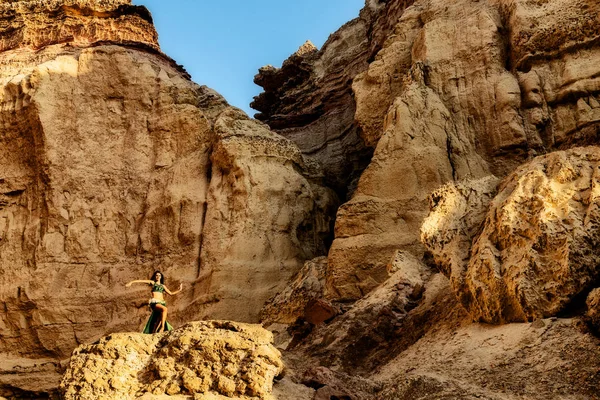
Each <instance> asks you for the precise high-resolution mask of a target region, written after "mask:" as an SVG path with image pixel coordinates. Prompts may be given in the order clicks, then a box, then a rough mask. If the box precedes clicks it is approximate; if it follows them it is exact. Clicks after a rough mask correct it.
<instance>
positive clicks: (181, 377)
mask: <svg viewBox="0 0 600 400" xmlns="http://www.w3.org/2000/svg"><path fill="white" fill-rule="evenodd" d="M272 339H273V337H272V335H271V334H270V333H269V332H268V331H266V330H264V329H262V328H261V327H260V326H256V325H247V324H241V323H234V322H227V321H203V322H192V323H189V324H187V325H185V326H183V327H181V328H179V329H177V330H175V331H172V332H169V333H164V334H158V335H144V334H137V333H118V334H113V335H110V336H107V337H104V338H102V339H101V340H100V341H99V342H97V343H95V344H92V345H83V346H80V347H79V348H77V349H76V350H75V351H74V353H73V356H72V357H71V361H70V364H69V366H68V368H67V372H66V373H65V376H64V378H63V380H62V382H61V391H62V393H63V396H64V398H65V399H66V400H69V399H80V398H85V399H88V400H94V399H98V400H100V399H107V400H108V399H117V398H118V399H123V400H126V399H134V398H139V397H142V398H144V397H143V396H144V395H145V394H150V395H155V396H159V395H163V394H167V395H170V396H173V395H196V394H199V395H221V396H224V397H227V398H236V399H249V398H261V399H262V398H265V397H266V396H267V395H268V394H269V393H271V390H272V386H273V379H274V378H275V377H277V376H278V375H279V374H280V373H281V372H282V371H283V363H282V361H281V358H280V357H281V356H280V353H279V351H278V350H276V349H275V348H274V347H273V346H272V345H271V342H272Z"/></svg>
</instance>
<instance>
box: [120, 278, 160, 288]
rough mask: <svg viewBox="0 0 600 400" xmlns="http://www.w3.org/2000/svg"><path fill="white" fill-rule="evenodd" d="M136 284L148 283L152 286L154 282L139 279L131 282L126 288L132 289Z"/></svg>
mask: <svg viewBox="0 0 600 400" xmlns="http://www.w3.org/2000/svg"><path fill="white" fill-rule="evenodd" d="M134 283H147V284H149V285H152V284H153V283H154V282H152V281H151V280H147V279H138V280H135V281H131V282H129V283H127V284H126V285H125V286H126V287H130V286H131V285H133V284H134Z"/></svg>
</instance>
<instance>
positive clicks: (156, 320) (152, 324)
mask: <svg viewBox="0 0 600 400" xmlns="http://www.w3.org/2000/svg"><path fill="white" fill-rule="evenodd" d="M158 303H159V304H162V305H163V306H166V305H167V303H166V302H164V301H161V302H158ZM154 304H155V303H151V304H150V308H151V309H152V314H150V318H148V322H146V326H145V327H144V331H143V333H154V331H155V330H156V328H158V326H159V325H160V321H161V320H162V318H161V314H162V313H161V312H160V310H157V309H156V307H154ZM165 330H167V331H172V330H173V326H172V325H171V324H170V323H169V321H165Z"/></svg>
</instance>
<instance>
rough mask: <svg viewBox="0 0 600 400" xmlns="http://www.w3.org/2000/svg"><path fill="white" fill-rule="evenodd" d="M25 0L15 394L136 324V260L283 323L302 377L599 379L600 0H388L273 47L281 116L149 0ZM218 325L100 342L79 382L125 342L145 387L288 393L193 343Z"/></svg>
mask: <svg viewBox="0 0 600 400" xmlns="http://www.w3.org/2000/svg"><path fill="white" fill-rule="evenodd" d="M0 6H1V7H0V11H1V12H4V13H5V14H4V15H5V21H7V24H8V25H7V29H6V30H5V31H4V33H3V34H2V35H3V36H2V35H0V38H1V37H5V38H6V43H8V44H7V45H6V48H5V50H3V52H1V53H0V83H1V84H2V87H3V88H4V90H3V91H2V92H0V93H2V95H1V96H0V120H1V121H3V124H2V125H0V132H2V133H1V134H0V141H1V142H0V143H1V146H0V165H1V166H2V168H1V169H0V174H2V176H0V270H1V271H2V275H1V278H0V279H1V280H2V281H1V282H2V285H1V286H0V300H1V301H2V303H3V306H4V313H3V314H0V317H1V318H0V335H1V336H0V339H1V340H0V353H2V355H3V356H4V358H3V360H4V361H3V362H1V363H0V367H1V368H2V370H1V371H0V372H2V373H0V396H14V397H17V396H26V395H29V396H43V395H44V394H46V395H47V393H49V392H52V391H53V390H55V389H56V387H57V386H58V377H59V374H60V373H62V371H63V369H64V367H66V365H67V364H68V363H67V361H63V362H62V363H61V362H60V361H59V360H61V359H66V357H68V355H69V354H70V352H71V350H73V349H74V348H75V347H76V346H78V345H80V344H84V343H90V342H92V341H93V340H96V339H98V338H99V337H100V336H101V335H104V334H107V333H111V332H116V331H134V330H136V329H137V328H138V326H139V325H140V323H141V322H142V319H143V317H144V316H145V315H146V307H145V301H146V296H147V292H145V291H142V290H140V291H125V289H124V288H123V286H122V283H123V282H126V281H128V280H130V279H134V278H144V277H146V276H147V274H148V273H149V272H151V271H153V270H154V269H156V268H160V269H163V270H164V272H166V274H167V277H168V278H171V280H169V281H168V282H167V285H173V286H176V285H177V284H178V283H180V282H182V283H184V285H185V287H186V290H185V291H184V293H183V294H182V295H180V296H178V297H176V298H175V299H174V300H175V301H174V303H173V305H172V306H171V309H172V316H173V318H174V322H175V323H180V322H182V321H184V320H192V319H203V318H209V317H210V318H214V317H216V318H228V319H234V320H238V321H254V322H257V321H258V319H259V318H261V319H262V321H263V322H264V323H265V325H269V326H268V328H269V329H270V330H272V331H273V333H274V335H275V337H274V343H275V345H276V346H277V347H278V348H279V349H280V350H281V351H282V357H283V361H284V362H285V364H286V366H287V374H286V376H285V377H284V378H283V379H281V380H280V381H278V382H276V383H275V384H274V386H273V394H274V396H275V397H276V398H280V399H306V400H309V399H311V400H312V399H328V400H332V399H336V398H337V399H340V398H350V399H443V398H444V399H455V398H461V399H474V398H484V399H498V400H499V399H503V400H504V399H507V400H508V399H517V398H528V399H549V398H557V399H595V398H598V393H600V352H599V350H598V349H599V348H600V347H599V345H600V339H599V338H598V336H597V335H598V332H599V331H600V322H599V320H600V317H599V315H600V300H599V299H600V294H599V293H600V292H599V290H600V289H599V288H600V272H599V270H598V267H597V261H598V250H597V249H596V248H597V247H598V246H597V244H598V233H597V229H598V224H597V220H596V217H597V216H598V215H597V203H598V201H597V196H596V194H597V189H598V188H597V186H598V185H597V180H598V179H597V177H598V173H597V169H598V166H599V165H600V164H599V160H600V155H599V154H598V152H599V150H598V146H597V137H598V126H599V124H598V121H599V120H600V114H599V113H598V112H597V110H598V109H600V103H599V102H598V101H597V99H596V97H597V95H598V92H600V86H599V85H598V76H600V70H599V68H600V67H598V66H599V65H600V63H598V54H599V53H598V52H599V49H600V48H599V43H600V41H599V40H598V38H599V37H600V32H598V30H597V29H596V25H597V15H598V14H599V11H600V4H599V3H598V2H596V1H593V0H570V1H568V0H544V1H537V0H480V1H470V0H458V1H454V2H448V1H443V0H414V1H404V0H386V1H382V0H368V1H366V4H365V8H364V9H363V10H362V11H361V13H360V16H359V18H357V19H356V20H354V21H351V22H349V23H348V24H346V25H344V26H343V27H342V28H341V29H340V30H339V31H338V32H336V33H334V34H333V35H332V36H331V37H330V39H329V40H328V41H327V43H326V44H325V45H324V46H323V48H322V49H320V50H319V49H316V48H314V46H312V45H310V44H309V43H307V44H305V45H304V46H302V47H301V48H300V49H299V50H298V51H297V52H296V53H295V54H293V55H292V56H291V57H290V59H288V60H287V61H286V62H285V63H284V64H283V65H282V67H281V68H274V67H265V68H263V69H261V71H260V73H259V75H258V76H257V77H256V82H257V83H259V84H260V85H262V86H263V87H264V88H265V92H264V93H263V94H262V95H260V96H259V97H258V98H257V99H255V102H254V103H253V105H254V107H256V108H257V109H258V110H259V111H261V114H259V115H257V117H258V119H260V120H262V121H264V122H265V123H266V124H264V123H261V122H258V121H256V120H252V119H249V118H248V117H247V116H245V115H244V114H243V113H242V112H241V111H239V110H237V109H235V108H232V107H230V106H229V105H228V104H227V103H226V101H225V100H224V99H223V98H222V97H221V96H219V95H218V94H217V93H215V92H213V91H211V90H210V89H208V88H205V87H198V86H197V85H195V84H193V83H192V82H190V81H189V79H188V77H187V75H186V74H185V72H184V71H183V70H182V69H181V67H178V66H177V65H176V64H175V63H174V62H173V61H172V60H170V59H168V58H167V57H166V56H165V55H163V54H161V53H160V50H159V49H158V46H157V45H156V34H155V32H154V30H153V28H152V25H151V19H150V18H149V15H148V14H147V13H146V12H145V11H144V10H143V9H142V8H138V7H133V6H131V5H130V4H129V2H128V1H104V2H103V1H78V2H76V1H72V2H71V1H66V0H65V1H47V2H41V1H10V2H2V3H0ZM51 21H54V22H51ZM38 24H39V26H44V25H43V24H47V25H51V26H56V27H58V28H57V29H56V30H52V29H51V30H50V31H51V32H52V34H51V35H49V37H51V38H52V39H51V40H47V41H44V40H42V39H41V38H40V36H41V35H43V34H42V32H43V31H42V30H39V31H36V29H35V26H38ZM90 27H94V28H93V29H91V28H90ZM15 32H17V33H15ZM334 192H335V193H334ZM338 199H339V200H341V201H342V204H341V206H340V207H339V208H337V201H338ZM333 218H335V231H334V232H333V233H334V236H335V237H334V241H333V244H332V245H331V248H328V244H329V243H330V239H331V237H330V232H329V227H330V224H331V222H332V221H333ZM324 256H326V257H324ZM315 257H318V258H315ZM286 285H287V286H286ZM263 306H264V307H263ZM480 321H484V322H489V323H492V324H490V325H485V324H481V323H479V322H480ZM197 324H198V323H196V325H194V324H192V327H188V328H186V329H187V330H185V332H186V333H185V334H181V335H179V334H173V335H174V336H164V337H163V336H161V337H158V336H157V337H140V336H137V335H135V334H118V335H114V336H111V337H110V338H108V337H105V338H104V339H101V340H100V342H99V343H98V344H96V345H85V344H84V345H83V347H81V348H80V350H79V351H78V352H76V353H75V354H74V356H73V357H72V359H71V361H70V363H71V364H70V365H71V369H69V371H70V372H68V373H67V378H65V379H66V380H65V381H64V382H65V383H64V384H63V388H64V390H65V391H69V390H71V393H73V390H75V392H76V391H77V389H70V388H79V390H83V388H86V389H85V390H89V391H90V392H89V393H91V394H90V398H99V397H100V396H102V395H104V393H94V392H93V390H95V389H94V387H93V385H90V383H91V382H88V381H92V382H96V381H98V382H100V383H101V384H103V385H104V383H105V385H104V386H102V385H100V386H101V387H103V388H105V389H106V390H113V389H114V390H120V389H119V388H118V387H114V385H113V386H112V388H111V384H110V381H111V380H110V377H109V376H108V374H109V372H108V371H106V372H105V370H104V369H103V368H105V366H106V365H112V363H115V362H117V361H118V360H117V361H115V358H114V357H113V356H114V352H111V351H107V352H106V354H104V355H103V356H102V357H98V358H96V354H95V352H97V351H100V350H99V349H100V348H102V349H103V350H102V351H104V350H106V349H108V350H110V349H111V347H110V346H112V344H114V343H115V342H113V341H112V340H113V339H115V338H116V339H117V341H119V340H121V339H123V338H125V339H126V341H127V343H128V345H127V346H130V345H132V344H133V347H135V348H137V349H138V350H139V349H142V350H143V351H139V352H137V353H136V355H135V357H132V360H131V361H132V362H133V364H136V363H138V364H139V365H141V366H142V367H141V368H142V369H140V370H135V371H141V370H143V371H146V372H148V374H147V375H144V376H143V377H142V378H143V379H142V380H140V375H137V373H136V372H133V373H132V375H131V379H128V380H127V381H126V382H124V385H125V386H127V385H129V386H127V388H128V389H127V390H129V389H132V390H131V391H129V392H128V393H133V395H136V393H137V394H138V395H141V394H142V393H143V392H144V391H153V390H155V389H156V390H157V393H158V392H160V393H161V394H156V395H152V394H148V396H151V397H147V398H153V397H152V396H163V397H162V398H164V399H168V398H177V396H179V398H182V397H181V396H187V395H189V393H191V392H190V389H189V387H188V386H189V385H192V386H194V385H196V384H197V385H196V386H198V387H201V386H202V387H203V388H204V389H206V390H208V391H212V392H213V393H209V394H207V396H213V397H215V396H230V397H231V396H233V397H235V396H238V397H240V396H247V395H248V396H262V397H266V396H267V392H268V390H266V391H263V392H260V393H258V392H257V391H256V390H255V391H253V392H252V391H250V392H248V391H247V388H248V387H249V386H248V385H249V380H248V379H246V378H247V377H244V376H239V377H238V375H236V374H232V373H231V371H230V370H222V369H223V368H226V365H224V364H223V365H222V364H219V362H216V363H215V364H210V365H208V366H207V365H205V364H202V361H199V360H200V358H195V359H187V358H186V356H185V354H182V353H181V352H180V350H178V349H179V347H177V346H172V344H173V343H172V342H171V341H170V340H171V339H176V340H175V341H177V340H179V339H177V338H181V337H186V338H190V337H192V336H193V337H194V338H196V336H194V335H196V333H198V332H197V331H198V330H199V331H202V332H206V330H205V329H204V327H206V326H207V325H205V324H202V323H200V325H197ZM207 324H209V325H210V323H207ZM219 324H223V326H229V327H231V326H237V325H236V324H235V323H230V322H223V323H218V324H217V325H219ZM198 327H201V328H198ZM217 328H218V327H217ZM219 329H220V328H219ZM219 329H217V330H219ZM236 329H238V328H236ZM244 329H245V328H239V329H238V330H240V331H244ZM225 330H226V331H227V330H230V329H229V328H227V329H225ZM261 332H262V331H261ZM222 333H223V332H221V333H219V332H212V333H210V334H209V335H208V339H206V340H208V342H211V341H212V342H211V343H213V342H215V343H216V342H218V343H221V344H223V342H222V341H220V340H221V338H222V336H221V334H222ZM178 335H179V336H178ZM226 335H229V333H226ZM260 335H263V334H262V333H261V334H260ZM260 335H259V336H260ZM242 336H243V332H242ZM267 336H268V335H267ZM261 337H262V336H261ZM169 338H171V339H169ZM186 340H187V339H186ZM190 340H191V339H190ZM194 340H196V339H194ZM203 340H204V339H203ZM140 341H141V342H140ZM208 342H207V343H208ZM234 342H236V343H238V344H239V343H240V342H239V341H238V340H237V339H235V340H234ZM263 342H265V341H262V342H261V343H263ZM136 343H137V344H136ZM140 343H141V345H140V346H138V345H139V344H140ZM244 343H246V342H244ZM221 344H220V345H219V346H221ZM136 346H137V347H136ZM219 346H217V347H219ZM223 346H225V347H222V346H221V347H219V349H221V350H223V352H222V353H219V357H221V356H222V357H223V358H224V359H227V360H229V359H230V358H231V357H230V355H231V354H229V352H228V350H229V349H227V345H223ZM236 348H238V347H236ZM159 349H162V350H159ZM163 350H164V351H163ZM196 350H198V349H196ZM238 350H239V348H238ZM136 351H137V350H136ZM198 351H200V350H198ZM244 351H245V350H244ZM200 353H201V351H200ZM194 354H196V353H194ZM203 356H204V355H203ZM152 357H154V358H155V359H156V360H160V361H158V362H156V363H150V364H148V363H146V362H147V361H148V360H150V359H151V358H152ZM169 357H170V358H171V359H173V362H171V361H167V359H168V358H169ZM267 358H268V359H269V360H271V361H273V360H274V359H275V358H273V357H270V358H269V357H267ZM91 359H95V360H96V361H97V364H94V362H91V361H90V362H88V361H89V360H91ZM119 360H121V358H119ZM175 360H177V363H175ZM122 361H123V360H122ZM119 362H120V361H119ZM140 363H141V364H140ZM267 364H269V365H271V366H272V367H273V366H274V368H271V369H269V371H275V370H277V371H279V370H280V364H279V362H278V361H273V362H270V363H267ZM136 365H137V364H136ZM201 365H203V368H200V367H199V366H201ZM98 366H100V367H99V368H96V367H98ZM196 367H198V368H196ZM144 368H146V369H144ZM194 368H196V369H194ZM234 369H235V368H234ZM188 370H189V371H188ZM131 371H134V370H133V369H132V370H131ZM190 371H191V372H190ZM219 371H220V372H219ZM237 372H239V371H238V370H236V373H237ZM191 373H193V374H194V376H192V375H190V374H191ZM278 373H279V372H269V373H264V374H263V375H268V377H269V379H270V378H272V376H273V375H274V374H278ZM69 374H70V375H69ZM228 374H229V375H228ZM142 375H143V374H142ZM242 375H243V374H242ZM257 375H258V376H262V375H261V374H257ZM32 376H34V377H36V379H35V380H32V379H31V378H30V377H32ZM86 376H87V377H89V379H87V378H86ZM221 376H224V377H227V378H228V379H230V380H231V381H232V382H234V383H233V384H232V382H230V381H228V380H225V379H223V383H221V382H220V379H221ZM208 377H210V379H208ZM232 377H234V378H232ZM263 377H264V376H263ZM150 378H152V379H150ZM192 378H194V379H192ZM238 378H240V379H238ZM209 381H210V384H209ZM242 381H243V382H244V384H242ZM186 382H188V383H189V385H188V383H186ZM144 385H147V387H146V386H144ZM244 385H246V386H244ZM125 386H122V387H121V388H123V387H125ZM196 386H194V387H196ZM234 386H235V390H234ZM238 386H239V387H240V388H243V390H242V389H239V390H238ZM142 387H144V388H143V390H141V391H140V388H142ZM190 387H191V386H190ZM147 389H148V390H147ZM206 390H205V392H206ZM169 391H172V393H169ZM163 392H165V393H166V394H164V395H163V394H162V393H163ZM188 398H189V397H188ZM209 398H210V397H209Z"/></svg>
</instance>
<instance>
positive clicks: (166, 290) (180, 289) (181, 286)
mask: <svg viewBox="0 0 600 400" xmlns="http://www.w3.org/2000/svg"><path fill="white" fill-rule="evenodd" d="M182 290H183V283H181V284H180V285H179V290H177V291H176V292H171V291H170V290H169V289H168V288H167V287H166V286H165V292H167V293H169V294H170V295H174V294H177V293H179V292H181V291H182Z"/></svg>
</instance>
